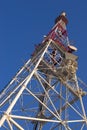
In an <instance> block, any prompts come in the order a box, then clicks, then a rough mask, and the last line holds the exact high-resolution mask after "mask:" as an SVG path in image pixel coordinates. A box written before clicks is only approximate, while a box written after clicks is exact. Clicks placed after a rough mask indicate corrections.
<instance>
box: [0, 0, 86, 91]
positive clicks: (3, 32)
mask: <svg viewBox="0 0 87 130" xmlns="http://www.w3.org/2000/svg"><path fill="white" fill-rule="evenodd" d="M62 11H65V12H66V13H67V17H68V20H69V24H68V26H67V28H68V34H69V39H70V40H71V41H73V43H74V44H75V46H76V47H77V48H78V52H77V55H78V56H79V61H78V62H79V67H78V68H79V69H78V76H80V78H81V79H82V80H83V81H85V82H86V83H87V79H86V77H87V43H86V42H87V0H84V1H82V0H76V1H74V0H0V90H1V89H2V88H3V87H4V86H5V85H6V84H7V83H8V82H9V81H10V80H11V79H12V77H13V76H14V75H15V73H16V72H17V71H18V70H19V68H20V67H21V66H23V65H24V62H25V61H26V60H28V58H29V57H30V55H31V54H32V52H33V50H34V44H37V43H39V42H41V40H42V39H43V35H44V34H47V33H48V32H49V31H50V29H51V27H52V26H53V25H54V19H55V18H56V17H57V16H58V15H59V14H60V12H62Z"/></svg>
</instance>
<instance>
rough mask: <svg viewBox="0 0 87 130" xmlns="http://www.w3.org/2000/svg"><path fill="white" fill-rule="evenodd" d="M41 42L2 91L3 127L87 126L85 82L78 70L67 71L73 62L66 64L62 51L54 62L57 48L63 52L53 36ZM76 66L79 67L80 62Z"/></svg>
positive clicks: (61, 129) (70, 129)
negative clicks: (53, 54)
mask: <svg viewBox="0 0 87 130" xmlns="http://www.w3.org/2000/svg"><path fill="white" fill-rule="evenodd" d="M42 46H43V47H41V48H42V49H40V50H39V51H38V53H36V54H35V55H34V56H33V57H32V58H31V59H30V60H29V61H28V62H27V63H26V64H25V65H24V66H23V67H22V68H21V69H20V71H19V72H18V73H17V74H16V76H15V77H14V78H13V79H12V81H11V82H10V83H9V84H8V86H7V87H6V88H5V89H4V90H3V91H2V93H1V95H0V115H1V119H0V127H1V128H2V130H5V129H6V130H9V129H10V130H16V129H20V130H42V129H43V130H45V129H49V130H75V129H79V130H85V129H86V128H87V127H86V125H87V124H86V123H87V118H86V108H85V106H84V105H85V101H86V86H85V85H84V84H83V82H82V81H81V80H80V79H78V78H77V76H76V71H75V72H74V73H73V74H72V73H71V72H69V71H66V70H68V69H69V68H68V67H69V65H70V64H69V65H68V64H64V62H65V58H64V57H63V55H62V61H61V62H59V61H57V60H56V59H55V60H56V62H57V64H56V66H55V65H54V64H53V63H52V62H54V61H53V60H52V55H51V54H52V51H53V50H54V48H56V49H57V54H58V55H59V54H60V51H59V49H58V48H57V46H56V44H55V42H54V41H52V39H50V40H49V41H47V42H46V43H45V44H42ZM57 58H58V57H57ZM62 62H63V65H62ZM65 63H66V62H65ZM70 67H71V66H70ZM74 67H75V68H74V69H75V70H76V69H77V66H74ZM66 72H67V74H66ZM72 75H73V76H72ZM70 76H71V78H70Z"/></svg>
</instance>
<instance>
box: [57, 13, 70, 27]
mask: <svg viewBox="0 0 87 130" xmlns="http://www.w3.org/2000/svg"><path fill="white" fill-rule="evenodd" d="M61 20H62V22H64V23H65V24H66V25H67V23H68V19H67V18H66V13H65V12H62V13H61V14H60V15H59V16H58V17H57V18H56V19H55V24H56V23H57V22H59V21H61Z"/></svg>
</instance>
